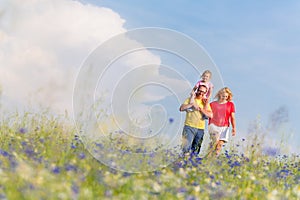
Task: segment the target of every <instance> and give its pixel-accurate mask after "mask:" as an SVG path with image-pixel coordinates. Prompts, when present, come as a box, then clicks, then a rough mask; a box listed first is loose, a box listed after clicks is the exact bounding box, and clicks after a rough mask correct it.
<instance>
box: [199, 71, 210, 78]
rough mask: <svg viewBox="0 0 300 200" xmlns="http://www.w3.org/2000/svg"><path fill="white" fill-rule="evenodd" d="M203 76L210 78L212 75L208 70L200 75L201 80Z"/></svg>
mask: <svg viewBox="0 0 300 200" xmlns="http://www.w3.org/2000/svg"><path fill="white" fill-rule="evenodd" d="M205 74H209V75H210V77H211V76H212V73H211V71H209V70H205V71H204V72H203V73H202V75H201V78H202V77H203V76H204V75H205Z"/></svg>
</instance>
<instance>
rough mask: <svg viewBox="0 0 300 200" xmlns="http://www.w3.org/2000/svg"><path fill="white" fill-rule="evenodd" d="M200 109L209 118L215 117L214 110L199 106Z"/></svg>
mask: <svg viewBox="0 0 300 200" xmlns="http://www.w3.org/2000/svg"><path fill="white" fill-rule="evenodd" d="M199 111H200V112H201V113H203V114H204V115H206V116H207V117H208V118H212V117H213V113H212V111H210V110H207V109H206V108H199Z"/></svg>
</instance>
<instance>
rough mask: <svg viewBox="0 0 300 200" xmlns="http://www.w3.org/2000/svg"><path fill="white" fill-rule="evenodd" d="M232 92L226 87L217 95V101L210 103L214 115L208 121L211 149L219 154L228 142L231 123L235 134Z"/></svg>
mask: <svg viewBox="0 0 300 200" xmlns="http://www.w3.org/2000/svg"><path fill="white" fill-rule="evenodd" d="M232 96H233V95H232V92H231V90H230V89H229V88H228V87H224V88H222V89H221V90H219V91H218V93H217V95H216V97H215V98H216V99H217V101H213V102H211V103H210V107H211V109H212V112H213V117H212V118H210V119H209V122H208V132H209V135H210V140H211V145H210V146H211V150H210V152H209V155H210V154H211V153H212V152H215V154H216V155H219V153H220V151H221V149H222V146H223V144H224V143H226V142H228V138H229V134H230V128H229V127H230V124H231V126H232V130H231V133H232V136H235V134H236V130H235V128H236V127H235V106H234V103H233V102H232Z"/></svg>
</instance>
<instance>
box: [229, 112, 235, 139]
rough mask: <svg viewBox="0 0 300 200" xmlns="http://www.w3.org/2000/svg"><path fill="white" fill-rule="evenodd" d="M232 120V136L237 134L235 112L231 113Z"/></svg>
mask: <svg viewBox="0 0 300 200" xmlns="http://www.w3.org/2000/svg"><path fill="white" fill-rule="evenodd" d="M230 122H231V126H232V131H231V133H232V136H235V134H236V130H235V113H234V112H233V113H231V117H230Z"/></svg>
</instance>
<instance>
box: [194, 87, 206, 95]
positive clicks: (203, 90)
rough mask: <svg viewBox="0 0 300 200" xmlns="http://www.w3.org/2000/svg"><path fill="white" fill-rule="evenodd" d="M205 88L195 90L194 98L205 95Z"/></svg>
mask: <svg viewBox="0 0 300 200" xmlns="http://www.w3.org/2000/svg"><path fill="white" fill-rule="evenodd" d="M206 91H207V90H206V88H205V87H199V89H198V90H197V93H196V96H202V97H203V96H204V95H205V94H206Z"/></svg>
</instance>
